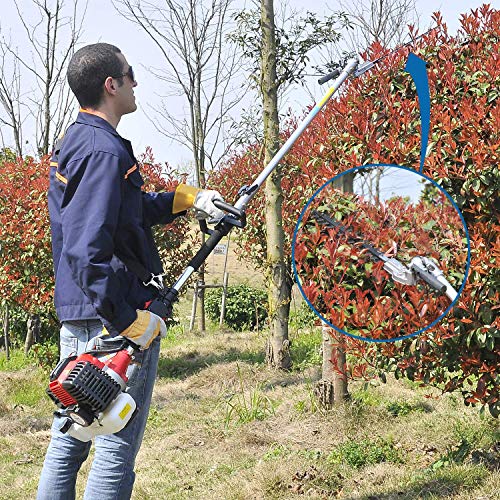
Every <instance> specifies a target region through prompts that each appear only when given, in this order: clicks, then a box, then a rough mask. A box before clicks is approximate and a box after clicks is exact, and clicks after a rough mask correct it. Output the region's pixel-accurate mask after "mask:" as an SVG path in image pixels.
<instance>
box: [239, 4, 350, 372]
mask: <svg viewBox="0 0 500 500" xmlns="http://www.w3.org/2000/svg"><path fill="white" fill-rule="evenodd" d="M236 19H237V22H238V31H237V32H235V33H233V34H232V35H231V38H232V40H233V41H234V42H235V43H236V44H237V45H239V46H240V47H241V48H242V51H243V54H244V56H245V58H246V60H247V61H248V69H249V70H250V72H251V78H252V79H253V80H254V82H258V88H259V92H260V95H261V97H262V103H263V106H262V113H263V124H264V131H263V137H264V165H266V164H268V163H269V161H270V160H271V159H272V158H273V156H274V155H275V154H276V153H277V152H278V150H279V143H280V132H279V115H278V96H279V93H280V92H281V93H282V92H284V91H285V90H286V88H287V87H288V86H290V85H292V84H294V83H301V82H302V81H303V78H304V75H303V73H304V69H305V67H306V66H307V63H308V60H309V59H308V54H309V52H310V51H311V50H313V49H314V48H315V47H317V46H318V45H320V44H323V43H327V42H333V41H336V40H337V39H338V36H339V35H338V32H337V31H336V30H335V29H334V27H335V25H336V23H338V22H339V19H340V20H342V17H341V16H340V15H338V16H337V15H334V16H330V17H329V18H327V19H325V20H319V19H318V18H317V17H316V16H315V15H313V14H311V13H307V14H306V16H304V17H291V18H290V19H287V20H286V22H285V23H284V24H283V26H281V27H277V26H276V22H275V15H274V4H273V2H272V1H268V0H263V1H262V2H261V6H260V15H259V13H258V11H257V10H250V11H243V12H241V13H239V14H238V15H237V16H236ZM281 182H282V172H281V167H280V166H278V167H277V168H276V170H275V171H274V172H273V173H272V174H271V175H270V177H269V178H268V179H267V181H266V186H265V194H266V202H265V220H266V231H265V238H266V266H265V271H266V275H267V283H268V295H269V305H268V306H269V321H270V337H269V340H268V342H267V347H266V353H267V355H266V359H267V361H268V363H269V364H270V365H271V366H274V367H277V368H281V369H288V368H289V367H290V365H291V358H290V354H289V340H288V316H289V311H290V300H291V289H292V285H293V280H292V278H291V270H290V262H289V258H287V257H286V255H285V252H284V245H285V233H284V231H283V216H282V211H283V207H282V205H283V191H282V186H281Z"/></svg>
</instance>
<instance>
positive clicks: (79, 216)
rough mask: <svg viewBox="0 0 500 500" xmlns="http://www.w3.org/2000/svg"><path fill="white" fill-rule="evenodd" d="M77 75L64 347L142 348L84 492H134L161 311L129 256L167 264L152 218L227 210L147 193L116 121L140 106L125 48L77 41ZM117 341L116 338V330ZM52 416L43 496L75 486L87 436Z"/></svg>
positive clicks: (52, 195) (182, 195)
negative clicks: (125, 416)
mask: <svg viewBox="0 0 500 500" xmlns="http://www.w3.org/2000/svg"><path fill="white" fill-rule="evenodd" d="M67 76H68V83H69V85H70V87H71V90H72V91H73V93H74V94H75V96H76V98H77V100H78V102H79V104H80V106H81V109H80V112H79V114H78V117H77V119H76V122H75V123H73V124H72V125H71V126H70V127H69V128H68V130H67V132H66V134H65V136H64V138H63V140H62V143H61V144H60V145H59V146H57V147H56V148H55V151H54V154H53V158H52V161H51V173H50V188H49V211H50V219H51V229H52V251H53V258H54V270H55V276H56V287H55V305H56V311H57V314H58V316H59V319H60V321H61V322H62V328H61V333H60V341H61V357H62V358H64V357H68V356H70V355H74V354H80V353H82V352H84V351H85V350H89V349H92V348H98V347H99V346H101V347H102V346H103V345H107V346H111V345H112V344H113V338H114V337H116V336H118V335H121V336H124V337H127V338H129V339H130V340H132V341H133V342H134V343H135V344H137V345H138V346H140V347H141V348H142V350H141V351H140V353H139V355H138V356H137V358H138V359H137V361H138V363H139V364H140V369H139V371H138V373H137V375H136V377H135V380H134V382H133V384H132V387H131V389H130V394H131V395H132V397H133V398H134V399H135V401H136V403H137V406H138V408H139V412H138V414H137V415H136V416H135V417H134V418H133V419H132V421H131V422H130V423H129V425H128V426H126V427H125V428H124V429H122V430H121V431H120V432H118V433H116V434H113V435H103V436H97V437H96V438H95V456H94V460H93V463H92V468H91V470H90V474H89V478H88V482H87V486H86V490H85V498H87V499H92V500H97V499H99V500H110V499H117V500H123V499H126V498H130V496H131V493H132V487H133V484H134V479H135V474H134V462H135V457H136V455H137V452H138V451H139V447H140V444H141V441H142V437H143V433H144V428H145V425H146V420H147V415H148V411H149V405H150V402H151V394H152V390H153V384H154V380H155V377H156V368H157V362H158V357H159V349H160V338H159V336H162V335H165V333H166V327H165V323H164V322H163V320H162V318H160V317H158V316H156V315H155V314H153V313H151V312H149V311H147V310H144V308H145V304H146V303H147V302H148V301H150V300H151V299H152V298H154V296H155V288H154V287H151V286H146V285H145V284H144V283H143V282H142V281H141V280H140V279H139V278H138V276H137V275H136V274H135V273H134V272H132V271H131V269H129V267H132V268H133V267H134V266H129V267H127V265H125V264H124V262H127V263H129V262H131V261H133V262H137V263H139V264H140V265H141V266H142V267H143V268H145V269H147V270H148V271H150V272H151V273H152V274H154V275H157V274H161V273H162V266H161V261H160V257H159V255H158V251H157V249H156V246H155V244H154V241H153V237H152V232H151V226H153V225H155V224H166V223H169V222H171V221H173V220H174V219H175V217H177V216H179V215H183V214H185V213H186V210H187V209H189V208H191V207H193V208H194V209H195V210H196V216H197V217H199V218H200V217H201V218H206V217H213V218H219V217H221V216H222V215H223V213H222V212H221V211H220V210H218V209H217V208H216V207H215V206H214V205H213V200H214V199H222V198H221V196H220V194H219V193H217V192H215V191H207V190H198V189H195V188H192V187H190V186H185V185H180V186H179V187H178V188H177V189H176V191H175V192H173V193H144V192H142V191H141V186H142V184H143V180H142V178H141V175H140V172H139V168H138V165H137V160H136V159H135V157H134V153H133V150H132V146H131V144H130V142H129V141H127V140H125V139H123V138H122V137H120V135H119V134H118V133H117V131H116V127H117V125H118V123H119V122H120V119H121V117H122V116H123V115H125V114H128V113H132V112H133V111H135V110H136V109H137V105H136V103H135V96H134V88H135V87H136V86H137V82H136V81H135V77H134V73H133V70H132V67H131V66H130V65H129V64H128V62H127V60H126V59H125V57H124V55H123V54H122V53H121V52H120V50H119V49H118V48H117V47H114V46H113V45H109V44H106V43H98V44H94V45H89V46H86V47H83V48H82V49H80V50H78V51H77V52H76V53H75V55H74V56H73V58H72V59H71V61H70V64H69V67H68V75H67ZM115 343H116V341H115ZM64 420H65V419H64V418H62V417H57V416H56V417H55V418H54V423H53V427H52V439H51V442H50V445H49V448H48V450H47V455H46V457H45V462H44V466H43V470H42V474H41V478H40V484H39V489H38V499H40V500H41V499H43V500H48V499H54V500H55V499H61V500H62V499H64V500H68V499H71V498H74V497H75V482H76V476H77V473H78V471H79V469H80V467H81V465H82V463H83V462H84V461H85V460H86V458H87V456H88V454H89V450H90V442H89V443H87V442H82V441H79V440H77V439H75V438H73V437H71V436H69V435H67V434H64V433H62V432H61V431H60V429H61V427H62V425H63V424H64V423H65V422H64Z"/></svg>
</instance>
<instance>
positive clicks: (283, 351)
mask: <svg viewBox="0 0 500 500" xmlns="http://www.w3.org/2000/svg"><path fill="white" fill-rule="evenodd" d="M261 29H262V52H261V53H262V59H261V70H260V78H261V79H260V91H261V94H262V104H263V106H262V107H263V118H264V164H265V165H267V164H268V163H269V162H270V161H271V159H272V158H273V156H274V155H275V154H276V153H277V152H278V150H279V118H278V82H277V75H276V39H275V32H274V29H275V28H274V6H273V0H262V3H261ZM265 193H266V228H267V241H266V244H267V273H268V298H269V299H268V301H269V326H270V337H269V339H268V342H267V347H266V360H267V363H268V364H269V365H270V366H273V367H276V368H281V369H289V368H290V367H291V363H292V360H291V358H290V349H289V347H290V342H289V340H288V316H289V312H290V290H291V279H290V273H289V271H288V269H287V267H286V262H285V259H284V248H283V247H284V232H283V221H282V215H281V210H282V203H283V192H282V190H281V169H280V168H279V167H278V168H276V169H275V170H274V172H273V173H272V174H271V175H270V176H269V178H268V179H267V181H266V186H265Z"/></svg>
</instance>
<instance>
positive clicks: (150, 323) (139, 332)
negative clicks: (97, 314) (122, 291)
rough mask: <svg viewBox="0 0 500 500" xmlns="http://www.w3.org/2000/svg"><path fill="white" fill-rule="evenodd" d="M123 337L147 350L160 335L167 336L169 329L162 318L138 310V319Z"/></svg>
mask: <svg viewBox="0 0 500 500" xmlns="http://www.w3.org/2000/svg"><path fill="white" fill-rule="evenodd" d="M121 335H122V336H123V337H127V338H128V339H130V340H131V341H132V342H133V343H134V344H137V345H138V346H139V347H142V348H143V349H147V348H148V347H149V346H150V345H151V342H153V340H154V339H155V338H156V337H157V336H158V335H160V336H161V337H162V338H163V337H165V336H166V335H167V327H166V325H165V322H164V321H163V320H162V319H161V318H160V316H157V315H156V314H153V313H152V312H150V311H143V310H140V309H137V319H136V320H135V321H134V322H133V323H132V324H131V325H130V326H129V327H128V328H127V329H126V330H124V331H123V332H122V333H121Z"/></svg>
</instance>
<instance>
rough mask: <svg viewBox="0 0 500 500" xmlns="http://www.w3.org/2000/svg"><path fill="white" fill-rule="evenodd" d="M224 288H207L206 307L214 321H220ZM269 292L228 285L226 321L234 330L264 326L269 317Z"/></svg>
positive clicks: (250, 287)
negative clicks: (267, 306)
mask: <svg viewBox="0 0 500 500" xmlns="http://www.w3.org/2000/svg"><path fill="white" fill-rule="evenodd" d="M221 300H222V288H212V289H207V290H206V292H205V308H206V311H207V314H208V317H209V318H210V319H211V320H212V321H219V317H220V311H221ZM266 304H267V293H266V291H265V290H262V289H261V288H254V287H252V286H250V285H245V284H240V285H232V286H228V287H227V296H226V314H225V316H224V322H225V323H226V324H227V325H228V326H229V327H230V328H232V329H233V330H236V331H237V332H242V331H244V330H253V329H255V328H256V327H257V326H258V327H260V328H262V327H263V326H264V324H265V321H266V319H267V308H266Z"/></svg>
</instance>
